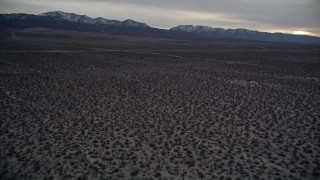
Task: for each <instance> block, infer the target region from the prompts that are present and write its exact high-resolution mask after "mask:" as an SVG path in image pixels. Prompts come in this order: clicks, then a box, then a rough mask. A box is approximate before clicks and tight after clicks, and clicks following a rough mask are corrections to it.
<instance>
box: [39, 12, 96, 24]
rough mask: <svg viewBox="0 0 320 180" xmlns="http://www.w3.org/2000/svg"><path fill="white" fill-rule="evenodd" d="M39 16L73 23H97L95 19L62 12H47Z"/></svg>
mask: <svg viewBox="0 0 320 180" xmlns="http://www.w3.org/2000/svg"><path fill="white" fill-rule="evenodd" d="M39 16H48V17H53V18H59V19H64V20H67V21H71V22H80V23H87V24H94V23H96V21H95V19H93V18H91V17H89V16H86V15H78V14H74V13H66V12H62V11H53V12H46V13H42V14H39Z"/></svg>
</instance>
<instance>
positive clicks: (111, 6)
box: [0, 0, 320, 36]
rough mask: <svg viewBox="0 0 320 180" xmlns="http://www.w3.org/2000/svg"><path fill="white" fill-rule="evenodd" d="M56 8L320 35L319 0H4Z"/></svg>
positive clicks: (13, 6) (31, 8)
mask: <svg viewBox="0 0 320 180" xmlns="http://www.w3.org/2000/svg"><path fill="white" fill-rule="evenodd" d="M55 10H61V11H66V12H74V13H77V14H85V15H88V16H91V17H104V18H107V19H116V20H125V19H129V18H130V19H134V20H137V21H142V22H145V23H147V24H149V25H150V26H153V27H158V28H166V29H167V28H170V27H173V26H177V25H181V24H192V25H207V26H211V27H222V28H246V29H252V30H259V31H269V32H285V33H292V32H293V31H307V32H310V33H311V35H316V36H320V0H54V1H53V0H0V13H14V12H18V13H31V14H39V13H43V12H47V11H55Z"/></svg>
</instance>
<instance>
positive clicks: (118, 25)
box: [0, 11, 320, 44]
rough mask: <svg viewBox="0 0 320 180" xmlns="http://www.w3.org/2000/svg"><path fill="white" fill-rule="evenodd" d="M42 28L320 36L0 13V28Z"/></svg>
mask: <svg viewBox="0 0 320 180" xmlns="http://www.w3.org/2000/svg"><path fill="white" fill-rule="evenodd" d="M33 27H43V28H50V29H60V30H71V31H82V32H99V33H109V34H115V35H118V34H123V35H133V36H154V37H167V38H201V39H229V40H230V39H241V40H255V41H277V42H303V43H318V44H320V38H319V37H313V36H303V35H299V36H298V35H292V34H283V33H267V32H258V31H252V30H247V29H222V28H212V27H208V26H193V25H180V26H177V27H173V28H171V29H170V30H165V29H157V28H152V27H150V26H148V25H147V24H145V23H141V22H137V21H134V20H131V19H128V20H125V21H117V20H110V19H105V18H102V17H98V18H92V17H89V16H86V15H78V14H75V13H67V12H62V11H53V12H46V13H42V14H39V15H33V14H23V13H13V14H0V29H2V28H9V29H25V28H33Z"/></svg>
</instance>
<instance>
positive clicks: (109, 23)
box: [94, 17, 121, 25]
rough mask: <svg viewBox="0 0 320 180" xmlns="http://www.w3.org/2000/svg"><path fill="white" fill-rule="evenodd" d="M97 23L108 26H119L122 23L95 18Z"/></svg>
mask: <svg viewBox="0 0 320 180" xmlns="http://www.w3.org/2000/svg"><path fill="white" fill-rule="evenodd" d="M94 20H95V23H98V24H106V25H119V24H120V23H121V21H117V20H110V19H105V18H102V17H98V18H95V19H94Z"/></svg>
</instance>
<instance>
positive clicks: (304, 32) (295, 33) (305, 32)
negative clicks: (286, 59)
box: [292, 31, 310, 35]
mask: <svg viewBox="0 0 320 180" xmlns="http://www.w3.org/2000/svg"><path fill="white" fill-rule="evenodd" d="M292 34H294V35H309V34H310V33H309V32H307V31H293V33H292Z"/></svg>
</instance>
